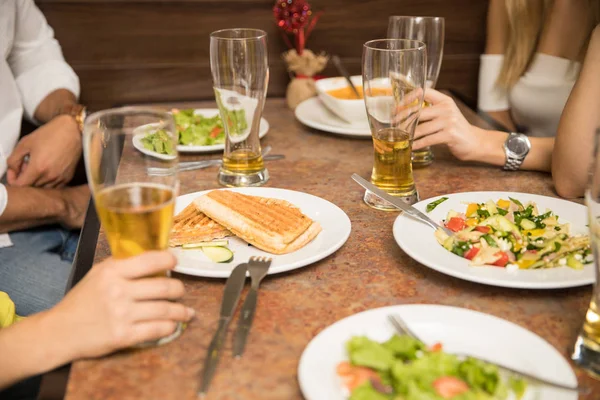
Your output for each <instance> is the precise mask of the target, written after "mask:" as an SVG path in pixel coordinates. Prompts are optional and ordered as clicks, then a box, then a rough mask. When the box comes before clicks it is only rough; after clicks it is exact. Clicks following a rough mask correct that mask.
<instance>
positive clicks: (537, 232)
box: [523, 229, 546, 237]
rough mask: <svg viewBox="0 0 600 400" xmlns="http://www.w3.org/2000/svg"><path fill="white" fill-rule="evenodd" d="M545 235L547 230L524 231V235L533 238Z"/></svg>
mask: <svg viewBox="0 0 600 400" xmlns="http://www.w3.org/2000/svg"><path fill="white" fill-rule="evenodd" d="M544 233H546V230H545V229H528V230H525V231H523V235H525V236H531V237H538V236H542V235H543V234H544Z"/></svg>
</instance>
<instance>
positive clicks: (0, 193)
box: [0, 183, 8, 215]
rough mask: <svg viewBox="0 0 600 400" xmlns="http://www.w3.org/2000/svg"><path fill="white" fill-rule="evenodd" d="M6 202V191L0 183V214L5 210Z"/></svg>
mask: <svg viewBox="0 0 600 400" xmlns="http://www.w3.org/2000/svg"><path fill="white" fill-rule="evenodd" d="M7 204H8V193H7V192H6V186H4V185H3V184H1V183H0V215H2V213H4V210H6V205H7Z"/></svg>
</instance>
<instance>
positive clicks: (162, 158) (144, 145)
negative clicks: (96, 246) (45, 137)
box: [83, 107, 181, 347]
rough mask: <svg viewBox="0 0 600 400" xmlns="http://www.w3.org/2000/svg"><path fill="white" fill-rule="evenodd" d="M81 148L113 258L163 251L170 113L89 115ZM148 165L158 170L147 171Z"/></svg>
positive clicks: (170, 194) (171, 166) (172, 188)
mask: <svg viewBox="0 0 600 400" xmlns="http://www.w3.org/2000/svg"><path fill="white" fill-rule="evenodd" d="M83 151H84V157H85V165H86V172H87V177H88V182H89V185H90V188H91V191H92V195H93V198H94V203H95V205H96V211H97V213H98V216H99V218H100V222H101V223H102V227H103V229H104V233H105V235H106V238H107V240H108V244H109V246H110V250H111V253H112V255H113V257H115V258H128V257H132V256H136V255H139V254H141V253H143V252H145V251H149V250H166V249H167V248H168V244H169V233H170V231H171V225H172V222H173V211H174V205H175V198H176V197H177V192H178V186H179V183H178V182H179V181H178V180H177V163H178V157H177V130H176V129H175V121H174V120H173V116H172V115H171V114H169V113H167V112H162V111H157V110H152V109H145V108H139V107H123V108H117V109H111V110H105V111H100V112H97V113H94V114H91V115H90V116H88V117H87V118H86V120H85V124H84V128H83ZM150 167H155V168H156V167H157V168H161V169H162V170H163V173H162V174H160V176H151V175H150V174H148V168H150ZM165 274H167V275H168V273H165ZM163 276H164V275H163ZM180 333H181V326H178V328H177V330H176V331H175V332H173V334H172V335H170V336H168V337H165V338H162V339H160V340H158V341H156V342H151V343H143V344H140V347H145V346H149V345H158V344H163V343H167V342H169V341H171V340H173V339H174V338H176V337H177V336H179V334H180Z"/></svg>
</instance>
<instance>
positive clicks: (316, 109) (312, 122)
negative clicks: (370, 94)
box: [294, 97, 371, 138]
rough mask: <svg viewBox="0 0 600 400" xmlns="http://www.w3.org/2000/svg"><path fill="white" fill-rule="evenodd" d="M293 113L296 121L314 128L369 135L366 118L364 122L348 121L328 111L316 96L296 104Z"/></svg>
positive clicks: (369, 130) (358, 135)
mask: <svg viewBox="0 0 600 400" xmlns="http://www.w3.org/2000/svg"><path fill="white" fill-rule="evenodd" d="M294 114H295V115H296V118H297V119H298V121H300V122H302V123H303V124H304V125H306V126H309V127H311V128H314V129H319V130H321V131H325V132H330V133H337V134H338V135H345V136H357V137H365V138H367V137H368V138H370V137H371V129H370V128H369V122H368V121H367V120H365V121H364V123H352V124H351V123H348V122H346V121H344V120H343V119H341V118H339V117H338V116H336V115H335V114H334V113H333V112H331V111H329V109H328V108H327V107H325V105H324V104H323V103H322V102H321V100H319V99H318V98H317V97H311V98H310V99H308V100H304V101H303V102H302V103H300V104H298V106H297V107H296V110H295V111H294Z"/></svg>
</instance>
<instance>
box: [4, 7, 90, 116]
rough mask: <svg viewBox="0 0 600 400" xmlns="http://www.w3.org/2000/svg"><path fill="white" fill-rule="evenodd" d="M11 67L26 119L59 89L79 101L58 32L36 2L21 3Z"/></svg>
mask: <svg viewBox="0 0 600 400" xmlns="http://www.w3.org/2000/svg"><path fill="white" fill-rule="evenodd" d="M8 63H9V65H10V68H11V70H12V72H13V74H14V76H15V78H16V82H17V86H18V87H19V92H20V94H21V98H22V101H23V106H24V108H25V114H26V116H27V117H28V118H29V119H31V120H33V114H34V113H35V110H36V108H37V106H38V105H39V104H40V102H41V101H42V100H43V99H44V98H45V97H46V96H47V95H49V94H50V93H51V92H53V91H55V90H57V89H67V90H69V91H70V92H72V93H73V94H74V95H75V96H77V97H79V79H78V78H77V75H76V74H75V72H74V71H73V69H72V68H71V67H70V66H69V65H68V64H67V63H66V62H65V59H64V58H63V55H62V51H61V48H60V45H59V44H58V42H57V41H56V39H54V31H53V30H52V28H51V27H50V26H49V25H48V23H47V22H46V19H45V18H44V15H43V14H42V12H41V11H40V10H39V9H38V8H37V7H36V6H35V4H34V2H33V0H17V15H16V21H15V38H14V43H13V45H12V48H11V51H10V54H9V55H8Z"/></svg>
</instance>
